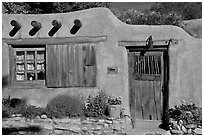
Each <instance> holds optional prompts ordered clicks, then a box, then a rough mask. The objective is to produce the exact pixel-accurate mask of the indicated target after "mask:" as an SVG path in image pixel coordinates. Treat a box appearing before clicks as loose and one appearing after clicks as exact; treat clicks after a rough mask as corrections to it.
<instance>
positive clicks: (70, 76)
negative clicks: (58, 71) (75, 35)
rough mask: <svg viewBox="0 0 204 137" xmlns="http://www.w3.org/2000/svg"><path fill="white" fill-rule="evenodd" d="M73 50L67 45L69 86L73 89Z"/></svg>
mask: <svg viewBox="0 0 204 137" xmlns="http://www.w3.org/2000/svg"><path fill="white" fill-rule="evenodd" d="M73 51H74V49H73V45H72V44H69V86H70V87H73V86H74V77H73V75H74V71H73V69H74V68H73V64H74V59H73V56H74V52H73Z"/></svg>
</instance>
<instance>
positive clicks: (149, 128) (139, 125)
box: [125, 120, 166, 135]
mask: <svg viewBox="0 0 204 137" xmlns="http://www.w3.org/2000/svg"><path fill="white" fill-rule="evenodd" d="M160 124H161V121H153V120H137V121H136V122H135V128H134V129H126V130H125V132H126V133H127V135H146V134H164V133H166V130H163V129H161V128H159V125H160Z"/></svg>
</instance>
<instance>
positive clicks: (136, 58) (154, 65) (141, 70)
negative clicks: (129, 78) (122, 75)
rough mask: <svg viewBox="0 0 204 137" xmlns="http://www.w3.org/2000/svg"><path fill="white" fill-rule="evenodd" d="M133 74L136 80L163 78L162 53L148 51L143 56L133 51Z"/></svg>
mask: <svg viewBox="0 0 204 137" xmlns="http://www.w3.org/2000/svg"><path fill="white" fill-rule="evenodd" d="M131 56H132V63H133V64H132V65H133V75H134V78H135V79H136V80H160V79H161V73H162V72H161V65H162V62H161V54H159V53H149V54H148V53H146V54H145V55H144V56H141V55H140V54H137V53H134V52H133V53H131Z"/></svg>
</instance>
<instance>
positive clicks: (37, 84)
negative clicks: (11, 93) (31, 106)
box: [11, 80, 46, 89]
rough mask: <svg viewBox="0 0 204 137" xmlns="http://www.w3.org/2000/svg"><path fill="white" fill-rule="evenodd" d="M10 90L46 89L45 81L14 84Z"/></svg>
mask: <svg viewBox="0 0 204 137" xmlns="http://www.w3.org/2000/svg"><path fill="white" fill-rule="evenodd" d="M11 88H26V89H28V88H29V89H36V88H46V86H45V81H44V80H40V81H31V82H14V83H13V85H12V87H11Z"/></svg>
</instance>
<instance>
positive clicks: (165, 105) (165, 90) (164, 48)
mask: <svg viewBox="0 0 204 137" xmlns="http://www.w3.org/2000/svg"><path fill="white" fill-rule="evenodd" d="M126 49H127V54H128V62H129V52H141V53H142V52H144V53H145V52H149V51H150V52H151V51H155V52H157V51H158V52H162V53H163V80H162V83H163V84H162V98H161V100H162V104H161V105H162V111H161V112H162V118H161V119H162V127H164V128H166V127H168V123H169V116H168V113H167V112H168V109H169V44H168V45H155V46H154V47H153V48H149V49H147V47H146V46H126ZM129 69H130V66H129V63H128V72H129ZM129 75H130V73H128V80H129V97H131V96H132V95H131V93H130V76H129ZM130 99H131V98H130ZM130 99H129V102H130V101H131V100H130ZM131 105H133V104H131V103H130V114H132V111H133V113H135V110H134V109H133V110H132V109H131V108H132V107H133V108H134V106H131ZM131 117H132V119H133V123H134V124H135V120H136V118H135V115H131Z"/></svg>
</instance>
